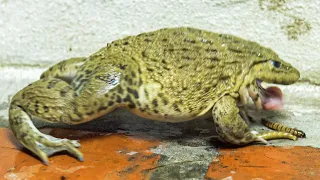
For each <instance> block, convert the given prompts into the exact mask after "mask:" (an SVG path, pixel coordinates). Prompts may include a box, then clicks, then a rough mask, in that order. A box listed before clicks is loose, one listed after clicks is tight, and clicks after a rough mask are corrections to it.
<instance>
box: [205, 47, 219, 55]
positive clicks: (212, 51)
mask: <svg viewBox="0 0 320 180" xmlns="http://www.w3.org/2000/svg"><path fill="white" fill-rule="evenodd" d="M206 52H208V53H213V54H217V52H218V51H217V50H216V49H210V48H208V49H206Z"/></svg>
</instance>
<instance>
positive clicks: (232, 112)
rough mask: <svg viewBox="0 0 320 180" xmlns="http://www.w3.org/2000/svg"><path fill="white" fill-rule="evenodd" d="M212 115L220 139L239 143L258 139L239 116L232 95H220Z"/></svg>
mask: <svg viewBox="0 0 320 180" xmlns="http://www.w3.org/2000/svg"><path fill="white" fill-rule="evenodd" d="M212 115H213V119H214V123H215V125H216V130H217V133H218V134H219V136H220V139H221V140H222V141H225V142H228V143H231V144H236V145H241V144H247V143H251V142H253V141H257V140H258V139H257V137H256V136H255V135H254V134H252V133H251V131H250V128H249V127H248V125H247V123H246V122H245V121H244V120H243V119H242V118H241V116H240V114H239V109H238V107H237V106H236V100H235V99H234V98H233V97H231V96H224V97H222V98H221V99H220V100H219V101H218V102H217V103H216V104H215V106H214V107H213V110H212Z"/></svg>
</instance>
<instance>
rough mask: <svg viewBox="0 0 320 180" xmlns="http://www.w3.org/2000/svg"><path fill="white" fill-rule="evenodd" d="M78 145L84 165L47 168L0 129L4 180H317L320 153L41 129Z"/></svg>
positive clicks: (61, 162)
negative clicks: (216, 147)
mask: <svg viewBox="0 0 320 180" xmlns="http://www.w3.org/2000/svg"><path fill="white" fill-rule="evenodd" d="M41 131H42V132H44V133H46V134H50V135H53V136H55V137H64V138H70V139H80V141H81V144H82V147H81V151H82V152H83V154H84V159H85V161H84V162H79V161H77V160H76V159H75V158H73V157H71V156H69V155H66V154H57V155H55V156H53V157H51V158H50V161H49V163H50V165H49V166H46V165H43V164H42V163H41V162H40V161H39V160H38V159H37V158H35V157H34V156H32V155H31V153H30V152H28V151H27V150H25V149H24V148H23V147H22V146H21V145H20V144H19V143H18V142H17V140H16V139H15V138H14V137H13V135H12V133H11V131H10V130H8V129H6V128H2V129H1V128H0V141H1V145H0V159H1V163H0V179H6V180H16V179H31V180H32V179H96V180H99V179H112V180H113V179H115V180H116V179H152V180H154V179H188V178H189V179H190V178H192V179H204V178H205V179H233V180H237V179H254V180H262V179H319V178H320V149H317V148H312V147H295V146H283V147H273V146H247V147H243V148H234V149H231V148H230V149H228V148H219V152H218V154H219V155H218V156H216V154H217V152H216V151H215V150H214V147H213V146H212V147H211V146H208V145H207V144H203V141H202V140H203V139H201V137H199V138H198V139H197V138H193V139H178V140H177V141H175V140H173V139H160V138H154V137H153V138H146V137H145V136H143V137H139V136H134V135H128V134H123V133H119V132H118V133H101V132H89V131H79V130H66V129H61V128H56V129H51V128H45V129H41Z"/></svg>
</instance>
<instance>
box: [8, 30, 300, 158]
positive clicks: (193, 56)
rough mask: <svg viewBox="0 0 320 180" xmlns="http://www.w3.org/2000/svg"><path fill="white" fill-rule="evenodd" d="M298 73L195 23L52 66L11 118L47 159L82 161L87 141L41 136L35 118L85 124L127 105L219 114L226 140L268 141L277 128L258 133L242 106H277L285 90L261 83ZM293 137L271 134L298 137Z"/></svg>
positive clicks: (187, 115) (143, 111) (155, 111)
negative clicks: (59, 155)
mask: <svg viewBox="0 0 320 180" xmlns="http://www.w3.org/2000/svg"><path fill="white" fill-rule="evenodd" d="M299 76H300V74H299V71H298V70H297V69H296V68H294V67H293V66H292V65H290V64H289V63H287V62H285V61H283V60H281V59H280V58H279V56H278V55H277V54H276V53H275V52H274V51H272V50H271V49H269V48H266V47H263V46H261V45H259V44H258V43H255V42H252V41H247V40H244V39H241V38H238V37H235V36H232V35H226V34H217V33H214V32H209V31H205V30H200V29H195V28H188V27H179V28H166V29H160V30H157V31H153V32H148V33H142V34H139V35H137V36H129V37H125V38H123V39H120V40H116V41H113V42H111V43H110V44H108V45H107V46H106V47H104V48H102V49H100V50H99V51H98V52H96V53H94V54H93V55H91V56H89V57H88V58H72V59H68V60H64V61H61V62H59V63H58V64H56V65H54V66H52V67H51V68H49V69H48V70H47V71H45V72H44V73H43V74H42V75H41V78H40V80H38V81H35V82H34V83H32V84H30V85H28V86H27V87H25V88H23V89H22V90H21V91H19V92H18V93H17V94H16V95H15V96H14V97H13V99H12V101H11V105H10V109H9V122H10V127H11V129H12V131H13V133H14V135H15V136H16V138H17V139H18V140H19V141H20V142H21V143H22V144H23V145H24V146H25V147H26V148H28V149H29V150H30V151H32V152H33V153H34V154H36V155H37V156H38V157H39V158H40V159H41V160H42V161H43V162H44V163H45V164H48V156H49V155H51V154H53V153H55V152H59V151H64V150H66V151H68V152H69V153H70V154H72V155H74V156H75V157H77V158H78V159H79V160H83V155H82V154H81V152H80V151H79V150H78V149H77V148H78V147H80V144H79V142H78V141H76V140H68V139H59V138H55V137H52V136H50V135H46V134H43V133H41V132H40V131H38V129H37V128H36V127H35V126H34V125H33V123H32V121H31V120H32V119H39V120H43V121H47V122H52V123H55V122H59V123H67V124H80V123H84V122H87V121H91V120H93V119H96V118H98V117H100V116H102V115H105V114H107V113H109V112H111V111H113V110H114V109H116V108H120V107H123V108H127V109H128V110H129V111H131V112H132V113H134V114H136V115H138V116H141V117H144V118H148V119H151V120H159V121H166V122H181V121H187V120H192V119H196V118H199V117H207V116H212V118H213V122H214V123H213V125H214V126H215V127H216V131H217V133H218V135H219V137H220V139H221V140H222V141H224V142H227V143H229V144H234V145H246V144H249V143H252V142H263V143H266V140H268V139H270V137H271V136H270V133H269V134H268V132H267V133H260V134H257V133H254V132H252V131H251V130H250V128H249V126H248V123H247V122H246V121H245V120H244V119H246V113H245V112H244V111H243V110H241V109H242V108H240V107H242V106H244V105H245V104H247V103H248V102H249V100H250V99H251V100H252V101H253V102H254V104H255V106H256V107H257V108H258V109H262V108H265V109H278V107H280V106H281V103H282V102H281V91H280V89H279V88H276V87H270V88H268V89H265V88H263V87H262V86H261V82H266V83H274V84H284V85H288V84H292V83H294V82H296V81H297V80H298V79H299ZM251 100H250V101H251ZM291 131H293V132H296V131H294V130H292V129H291ZM291 134H293V135H291ZM291 134H289V135H288V133H285V132H283V133H278V135H272V136H273V137H276V138H281V137H289V138H290V137H293V139H295V138H296V136H299V134H297V133H291Z"/></svg>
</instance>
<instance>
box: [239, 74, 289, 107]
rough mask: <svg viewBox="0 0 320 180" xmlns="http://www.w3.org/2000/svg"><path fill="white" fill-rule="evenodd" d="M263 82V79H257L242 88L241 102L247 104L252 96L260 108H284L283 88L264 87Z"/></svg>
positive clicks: (240, 93)
mask: <svg viewBox="0 0 320 180" xmlns="http://www.w3.org/2000/svg"><path fill="white" fill-rule="evenodd" d="M261 83H262V81H261V80H255V81H253V82H252V83H251V84H249V85H248V86H245V88H241V89H240V91H239V95H240V104H242V105H245V104H247V103H248V101H249V99H250V98H251V99H252V101H253V102H254V104H255V106H256V107H257V108H258V109H265V110H280V109H282V107H283V102H282V92H281V90H280V89H279V88H278V87H275V86H272V87H268V88H264V87H262V85H261ZM243 87H244V86H243Z"/></svg>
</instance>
